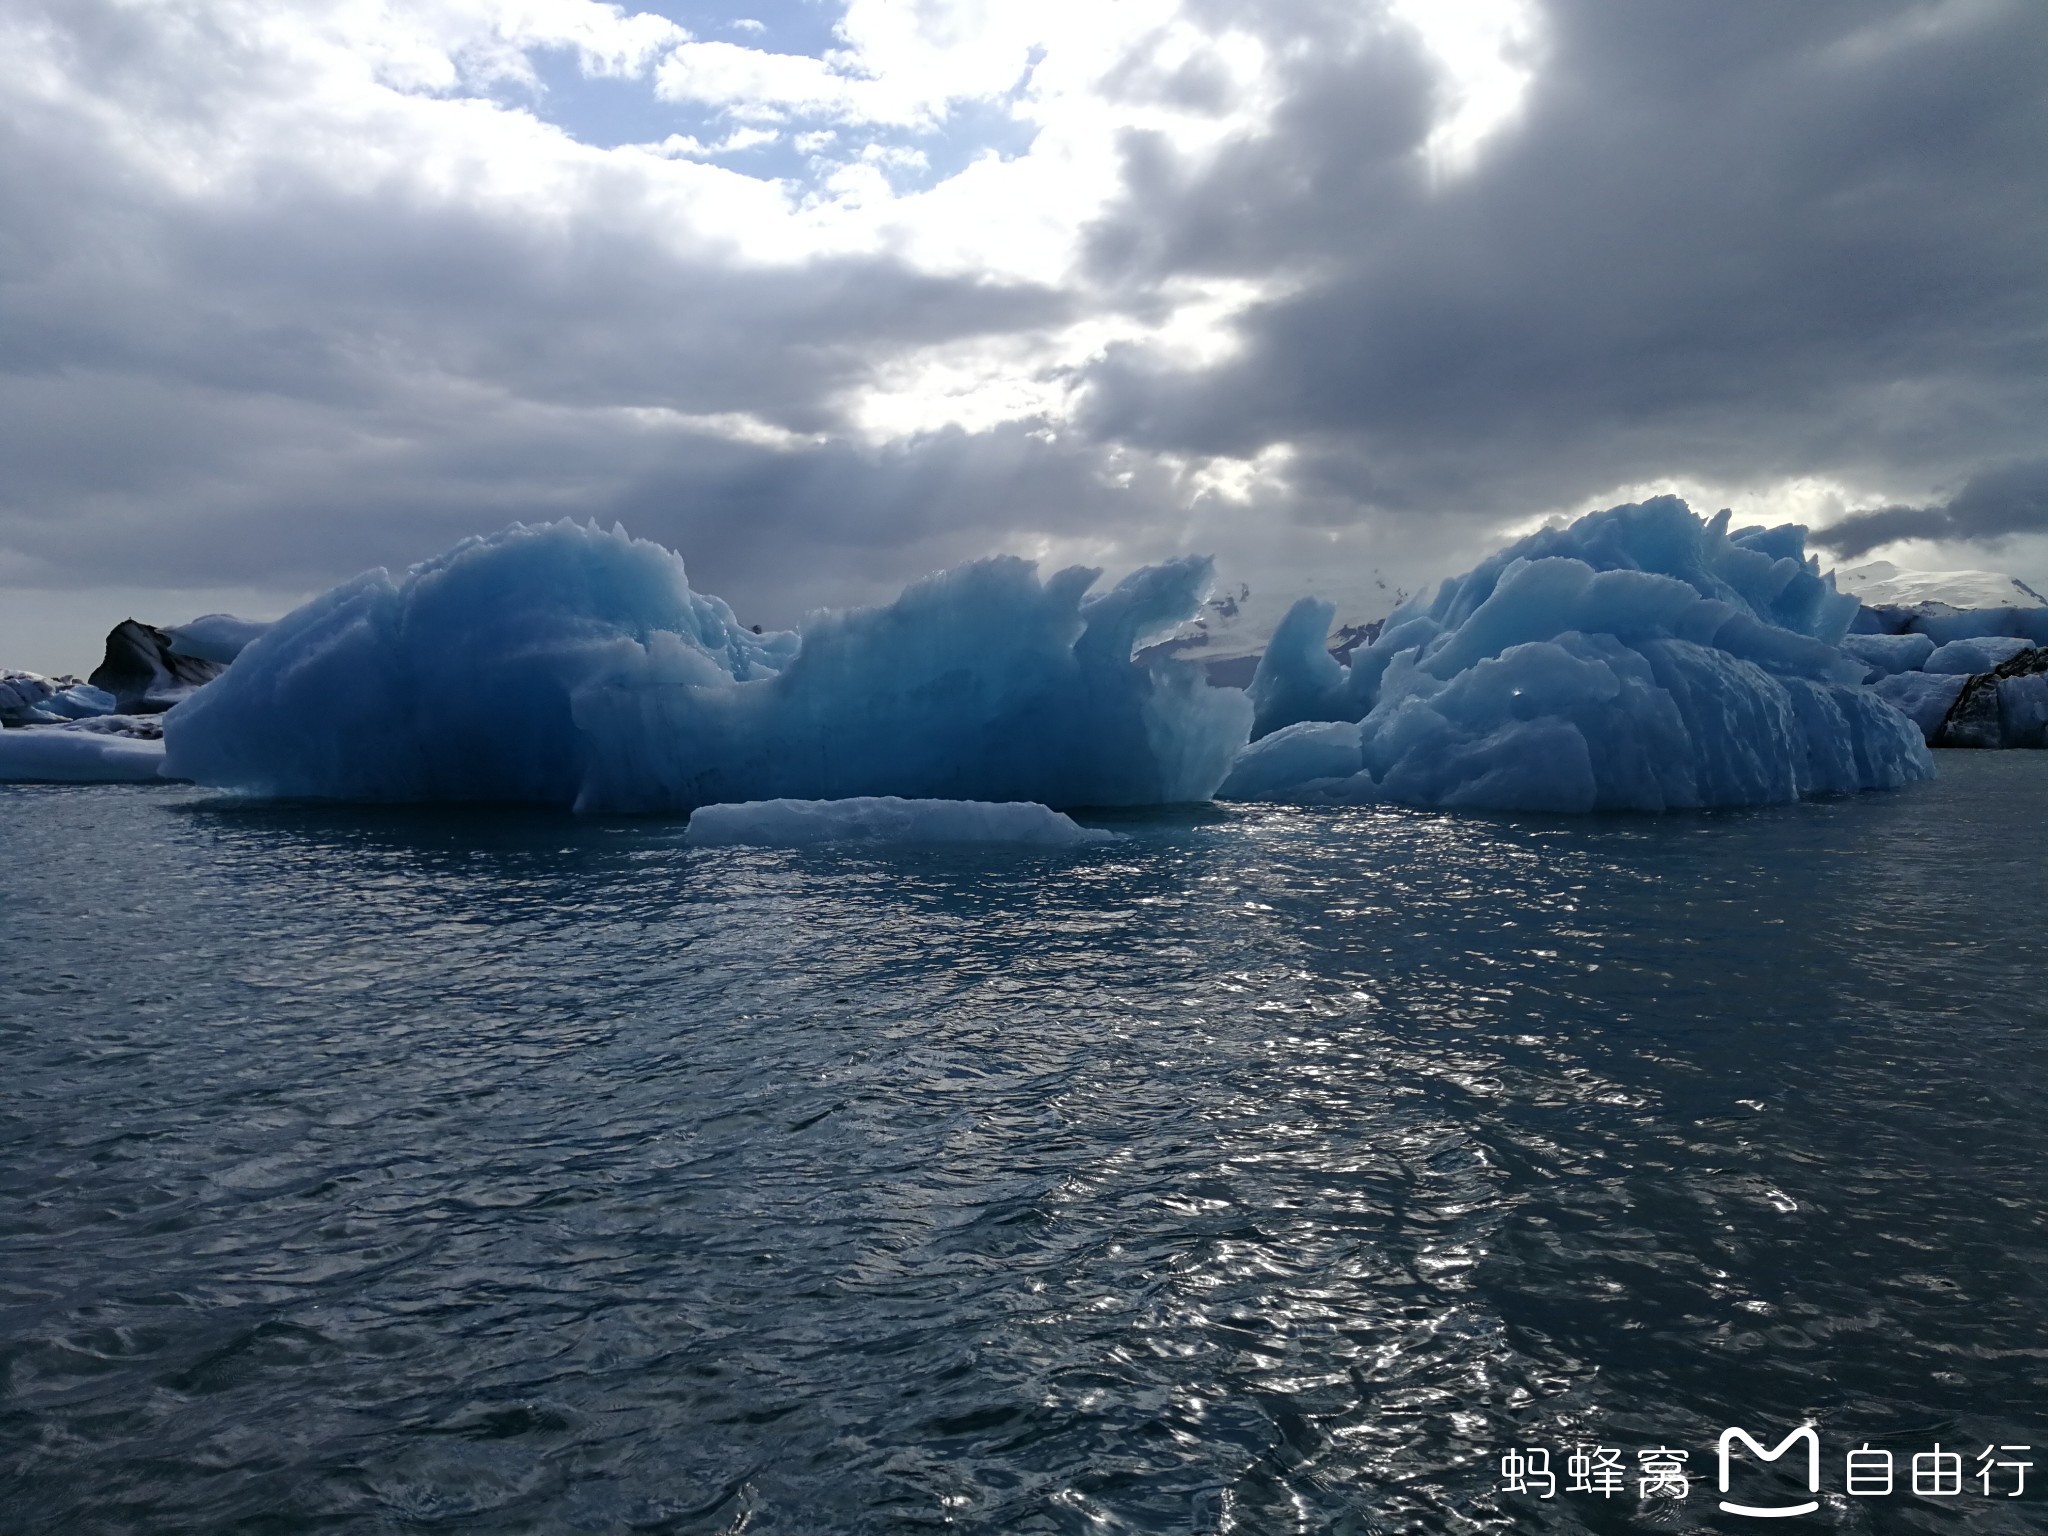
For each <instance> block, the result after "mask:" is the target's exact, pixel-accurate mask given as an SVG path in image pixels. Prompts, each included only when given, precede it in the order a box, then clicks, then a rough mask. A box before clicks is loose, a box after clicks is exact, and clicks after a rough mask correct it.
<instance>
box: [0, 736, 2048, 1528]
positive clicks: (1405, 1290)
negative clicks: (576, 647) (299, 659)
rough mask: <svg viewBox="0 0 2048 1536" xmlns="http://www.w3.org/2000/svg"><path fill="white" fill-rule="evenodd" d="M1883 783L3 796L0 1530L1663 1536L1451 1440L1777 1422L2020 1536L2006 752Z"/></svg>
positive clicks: (2037, 1421) (2036, 794)
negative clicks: (1525, 812)
mask: <svg viewBox="0 0 2048 1536" xmlns="http://www.w3.org/2000/svg"><path fill="white" fill-rule="evenodd" d="M1942 770H1943V776H1942V778H1941V779H1940V781H1939V782H1937V783H1935V784H1931V785H1925V786H1921V787H1919V788H1917V789H1914V790H1911V791H1908V792H1905V793H1902V794H1897V795H1891V796H1872V797H1865V798H1862V799H1859V800H1856V801H1852V802H1834V803H1827V804H1816V805H1807V806H1799V807H1793V808H1788V809H1781V810H1771V811H1763V812H1745V813H1732V814H1717V815H1702V816H1676V817H1670V818H1662V819H1611V820H1593V821H1577V822H1544V821H1534V820H1526V819H1481V818H1463V819H1453V818H1446V817H1440V816H1434V815H1427V814H1418V813H1410V812H1380V811H1361V812H1335V813H1327V812H1302V811H1288V810H1275V809H1269V808H1256V809H1254V808H1218V809H1216V810H1213V811H1205V812H1201V813H1185V814H1176V815H1170V816H1158V817H1150V818H1133V819H1127V820H1122V821H1118V822H1115V823H1114V824H1115V825H1117V826H1118V827H1119V828H1120V829H1121V830H1123V831H1125V832H1128V833H1129V834H1130V840H1129V841H1128V842H1126V843H1123V844H1120V845H1117V846H1115V847H1113V848H1109V849H1092V850H1086V851H1084V852H1082V853H1079V854H1071V853H1068V854H1048V853H1044V852H1022V851H1017V850H1002V849H996V850H990V849H922V850H897V851H883V852H875V851H864V852H863V851H851V850H845V849H841V850H829V849H828V850H809V851H803V852H773V851H756V850H729V849H721V850H714V851H706V852H693V851H690V850H688V849H686V848H685V847H684V846H683V845H682V841H681V836H680V828H679V827H678V826H677V825H676V824H674V823H670V822H644V821H633V822H629V821H620V822H592V821H574V820H570V819H566V818H553V817H538V816H526V815H517V814H511V813H486V812H477V813H466V814H429V813H416V812H380V813H366V812H362V811H343V810H316V809H305V808H274V807H273V808H252V807H248V806H235V805H231V804H224V803H222V802H220V801H217V800H209V799H207V798H206V797H204V796H202V795H200V794H198V793H196V792H193V791H189V790H179V789H170V788H166V789H162V790H148V789H144V790H128V789H97V788H94V789H66V788H48V789H5V790H0V902H4V907H0V915H4V918H5V924H4V932H5V935H6V945H5V951H4V962H0V1350H4V1354H0V1360H4V1374H0V1393H4V1395H0V1511H4V1513H0V1527H4V1528H5V1529H7V1530H10V1531H17V1530H18V1531H34V1532H65V1533H71V1532H97V1531H207V1532H214V1531H235V1532H268V1531H279V1532H283V1531H304V1530H321V1531H344V1532H356V1531H362V1532H370V1531H412V1530H434V1531H597V1532H612V1531H625V1530H637V1531H675V1532H697V1531H707V1532H708V1531H730V1530H741V1529H745V1530H751V1531H759V1532H768V1531H774V1532H867V1531H897V1530H920V1529H938V1528H945V1527H950V1528H953V1529H960V1530H1004V1531H1075V1532H1081V1531H1116V1530H1141V1531H1166V1532H1200V1531H1217V1530H1224V1529H1234V1530H1242V1531H1260V1532H1263V1531H1296V1530H1300V1531H1324V1530H1330V1531H1344V1532H1351V1531H1358V1532H1364V1531H1409V1530H1414V1531H1436V1530H1465V1529H1473V1528H1482V1527H1483V1528H1493V1529H1516V1530H1522V1529H1526V1530H1574V1529H1592V1530H1601V1531H1606V1530H1615V1531H1619V1530H1629V1529H1666V1530H1680V1529H1696V1528H1705V1527H1707V1526H1709V1525H1715V1526H1717V1527H1718V1528H1723V1529H1726V1528H1729V1525H1730V1524H1731V1522H1730V1521H1729V1519H1728V1517H1724V1516H1718V1515H1715V1514H1714V1513H1713V1509H1712V1503H1711V1501H1712V1499H1713V1498H1714V1497H1715V1496H1716V1495H1715V1494H1714V1493H1713V1491H1712V1490H1711V1488H1709V1487H1707V1486H1705V1485H1704V1484H1702V1483H1697V1482H1696V1483H1695V1485H1694V1488H1693V1491H1692V1493H1691V1495H1690V1496H1689V1498H1688V1499H1687V1500H1686V1501H1684V1502H1683V1503H1675V1502H1672V1501H1665V1502H1663V1503H1661V1504H1644V1503H1641V1502H1639V1501H1638V1500H1637V1498H1636V1496H1635V1491H1634V1488H1633V1486H1632V1487H1631V1489H1630V1490H1629V1492H1628V1493H1627V1494H1626V1495H1625V1496H1624V1497H1621V1498H1616V1499H1601V1498H1598V1497H1588V1496H1583V1495H1581V1496H1565V1495H1562V1494H1561V1495H1560V1496H1559V1497H1557V1498H1555V1499H1553V1500H1550V1501H1547V1502H1546V1501H1541V1500H1537V1499H1534V1498H1532V1497H1525V1496H1521V1495H1516V1494H1510V1493H1503V1492H1501V1491H1499V1486H1498V1485H1499V1483H1500V1468H1499V1464H1500V1458H1501V1456H1502V1455H1503V1453H1504V1452H1505V1451H1506V1450H1508V1449H1509V1448H1511V1447H1514V1446H1517V1445H1538V1444H1541V1445H1552V1446H1559V1447H1562V1446H1563V1445H1564V1444H1565V1443H1566V1442H1567V1441H1570V1440H1574V1439H1583V1440H1586V1441H1589V1442H1596V1443H1604V1444H1606V1445H1609V1446H1613V1447H1617V1448H1621V1449H1623V1450H1624V1451H1625V1453H1626V1455H1627V1457H1628V1459H1629V1461H1630V1463H1631V1466H1632V1467H1633V1463H1634V1460H1635V1457H1636V1449H1637V1448H1639V1447H1652V1446H1668V1447H1684V1448H1689V1450H1690V1455H1691V1459H1692V1464H1693V1466H1694V1468H1695V1471H1696V1472H1697V1471H1698V1469H1699V1467H1700V1464H1701V1463H1702V1462H1703V1461H1704V1462H1706V1463H1708V1469H1707V1472H1706V1474H1705V1475H1706V1477H1707V1479H1708V1480H1709V1481H1710V1480H1711V1460H1712V1454H1713V1447H1714V1443H1715V1437H1716V1436H1717V1435H1718V1433H1719V1432H1720V1430H1721V1429H1722V1428H1723V1427H1724V1426H1726V1425H1730V1424H1745V1425H1751V1426H1754V1427H1755V1428H1756V1429H1757V1430H1758V1431H1759V1433H1761V1432H1762V1431H1764V1430H1766V1429H1769V1430H1770V1431H1771V1439H1772V1440H1775V1439H1776V1438H1778V1436H1779V1435H1780V1434H1782V1433H1783V1432H1784V1431H1785V1430H1786V1429H1789V1428H1791V1427H1792V1426H1794V1425H1796V1424H1797V1423H1799V1422H1801V1421H1802V1419H1809V1418H1810V1419H1811V1420H1812V1421H1813V1422H1814V1423H1816V1424H1817V1425H1818V1427H1819V1431H1820V1434H1821V1436H1822V1438H1823V1440H1824V1441H1825V1443H1826V1445H1827V1447H1828V1454H1829V1456H1830V1458H1831V1461H1838V1460H1839V1454H1840V1451H1841V1450H1842V1449H1843V1448H1845V1447H1847V1446H1848V1445H1851V1444H1855V1443H1860V1442H1862V1441H1864V1440H1866V1439H1867V1440H1870V1441H1871V1442H1872V1443H1873V1444H1875V1445H1879V1446H1885V1445H1890V1446H1895V1447H1898V1448H1899V1450H1900V1452H1901V1461H1902V1464H1903V1457H1904V1453H1906V1452H1909V1451H1918V1450H1922V1449H1925V1448H1926V1447H1927V1446H1929V1445H1932V1444H1933V1443H1935V1442H1937V1441H1939V1442H1941V1443H1942V1444H1943V1445H1944V1446H1960V1447H1964V1448H1966V1449H1967V1450H1968V1451H1970V1452H1971V1453H1972V1454H1973V1455H1974V1452H1975V1451H1976V1449H1977V1448H1978V1447H1981V1446H1983V1445H1986V1444H2021V1445H2032V1446H2037V1447H2043V1449H2042V1450H2040V1451H2037V1452H2036V1453H2034V1456H2035V1459H2037V1460H2039V1461H2040V1462H2042V1463H2043V1467H2042V1468H2041V1469H2038V1470H2036V1471H2035V1472H2034V1473H2032V1474H2030V1482H2029V1484H2028V1488H2027V1494H2026V1497H2024V1498H2021V1499H2017V1500H2012V1499H2006V1498H2003V1497H1999V1496H1987V1495H1984V1494H1981V1493H1979V1492H1978V1490H1977V1485H1976V1481H1975V1464H1974V1461H1972V1462H1971V1464H1970V1473H1971V1481H1970V1482H1969V1483H1968V1484H1967V1492H1966V1494H1965V1495H1964V1496H1961V1497H1954V1498H1947V1499H1939V1498H1934V1499H1914V1498H1911V1497H1908V1496H1905V1495H1903V1494H1902V1495H1900V1496H1897V1497H1894V1498H1892V1499H1889V1500H1882V1499H1879V1500H1870V1499H1865V1500H1856V1499H1845V1498H1843V1497H1842V1496H1841V1495H1840V1493H1839V1492H1836V1491H1833V1490H1834V1489H1835V1488H1836V1487H1837V1486H1838V1485H1839V1483H1840V1475H1839V1468H1838V1467H1834V1466H1831V1467H1830V1469H1829V1471H1828V1474H1827V1477H1828V1483H1829V1489H1830V1491H1828V1492H1827V1493H1825V1494H1824V1496H1823V1508H1822V1510H1821V1512H1820V1513H1819V1514H1818V1515H1817V1516H1813V1517H1809V1518H1808V1519H1807V1520H1806V1521H1803V1522H1792V1523H1790V1525H1788V1527H1787V1528H1791V1526H1792V1525H1801V1524H1803V1525H1805V1526H1807V1527H1809V1528H1810V1527H1811V1526H1813V1525H1814V1524H1816V1523H1821V1524H1828V1525H1833V1526H1836V1527H1839V1528H1844V1529H1852V1530H1909V1529H1915V1530H1917V1529H1950V1528H1953V1529H1962V1528H1966V1527H1967V1528H1968V1529H1970V1530H1973V1531H2008V1530H2010V1531H2021V1530H2039V1529H2041V1528H2042V1527H2043V1524H2044V1515H2048V1493H2044V1491H2043V1489H2042V1488H2037V1487H2036V1482H2039V1483H2041V1484H2043V1485H2048V1326H2044V1325H2048V1278H2044V1277H2048V1228H2044V1222H2048V1157H2044V1153H2048V1114H2044V1109H2048V1096H2044V1087H2048V1037H2044V1026H2048V1005H2044V995H2043V994H2044V979H2048V958H2044V951H2043V949H2042V947H2041V942H2040V936H2041V921H2040V914H2041V900H2042V896H2043V893H2044V890H2048V882H2044V880H2043V876H2042V870H2043V859H2044V855H2048V754H2033V753H2011V754H2004V755H1975V756H1973V755H1969V754H1954V753H1950V754H1944V755H1943V761H1942ZM1561 1454H1562V1453H1561V1452H1560V1467H1559V1470H1560V1471H1562V1461H1561ZM2021 1459H2025V1458H2021ZM1902 1475H1903V1474H1902ZM2008 1476H2009V1475H2008ZM1781 1482H1782V1480H1781ZM1785 1486H1790V1484H1789V1483H1787V1484H1785ZM2001 1491H2002V1490H2001ZM1732 1524H1733V1526H1734V1527H1737V1528H1740V1527H1741V1526H1743V1525H1744V1524H1745V1522H1742V1521H1739V1520H1736V1521H1733V1522H1732Z"/></svg>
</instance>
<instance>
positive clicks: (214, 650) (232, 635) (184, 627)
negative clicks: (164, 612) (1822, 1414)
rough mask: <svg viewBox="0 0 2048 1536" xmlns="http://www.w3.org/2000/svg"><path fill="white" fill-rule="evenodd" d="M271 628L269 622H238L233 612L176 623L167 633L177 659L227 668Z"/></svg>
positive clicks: (246, 620) (172, 652) (252, 620)
mask: <svg viewBox="0 0 2048 1536" xmlns="http://www.w3.org/2000/svg"><path fill="white" fill-rule="evenodd" d="M268 628H270V626H269V625H268V624H266V623H262V622H260V621H258V620H256V619H238V618H236V617H235V616H234V615H233V614H232V613H202V614H201V615H200V616H199V617H198V618H196V619H194V620H192V621H191V622H190V623H189V624H174V625H172V626H171V627H170V628H169V629H166V630H165V631H164V633H165V634H166V635H169V636H170V639H171V654H172V655H173V656H190V657H193V658H194V659H196V660H199V661H211V662H216V663H218V664H219V665H221V666H223V667H224V666H226V665H227V664H228V663H229V662H231V661H233V660H234V659H235V658H236V657H237V656H239V655H241V654H242V651H243V649H244V648H245V647H247V645H248V644H249V642H250V641H252V640H254V639H255V638H256V637H257V636H258V635H260V634H262V633H263V632H264V631H265V630H266V629H268Z"/></svg>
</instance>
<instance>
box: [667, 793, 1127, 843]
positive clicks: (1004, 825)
mask: <svg viewBox="0 0 2048 1536" xmlns="http://www.w3.org/2000/svg"><path fill="white" fill-rule="evenodd" d="M688 837H689V840H690V842H692V843H693V844H696V845H697V846H699V847H707V848H709V847H724V846H730V845H734V844H746V845H753V846H757V847H771V848H786V847H792V846H797V845H801V844H806V843H842V842H857V843H1024V844H1030V845H1032V846H1035V847H1041V848H1075V847H1081V846H1084V845H1087V844H1091V843H1113V842H1120V841H1122V838H1121V837H1120V836H1119V835H1118V834H1117V833H1115V832H1105V831H1101V830H1099V829H1097V828H1094V827H1084V826H1082V825H1080V824H1079V823H1078V822H1076V821H1075V820H1074V819H1073V818H1072V817H1070V816H1066V815H1063V814H1062V813H1061V812H1059V811H1055V810H1050V809H1048V808H1047V807H1045V806H1042V805H1038V804H1035V803H1033V802H1031V801H1028V800H1008V801H989V800H904V799H899V798H898V797H897V796H895V795H862V796H859V797H856V798H853V799H848V800H750V801H745V802H742V803H739V804H733V805H706V806H701V807H699V808H698V809H697V810H696V811H695V812H693V813H692V814H691V816H690V828H689V833H688Z"/></svg>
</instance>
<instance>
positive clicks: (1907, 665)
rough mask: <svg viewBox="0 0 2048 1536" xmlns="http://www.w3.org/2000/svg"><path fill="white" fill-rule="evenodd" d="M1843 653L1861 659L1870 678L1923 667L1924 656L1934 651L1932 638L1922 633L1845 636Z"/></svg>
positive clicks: (1912, 670) (1930, 654) (1888, 675)
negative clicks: (1868, 671)
mask: <svg viewBox="0 0 2048 1536" xmlns="http://www.w3.org/2000/svg"><path fill="white" fill-rule="evenodd" d="M1842 654H1843V655H1845V656H1853V657H1855V658H1856V659H1857V660H1858V661H1860V662H1863V663H1864V664H1865V665H1866V666H1868V667H1869V668H1870V674H1871V676H1873V677H1890V676H1892V675H1893V674H1894V673H1898V672H1918V671H1919V670H1920V669H1921V668H1922V667H1924V666H1926V665H1927V658H1928V657H1930V656H1932V655H1933V654H1934V641H1933V640H1932V639H1930V638H1929V637H1928V636H1926V635H1921V634H1908V635H1845V636H1844V637H1843V638H1842Z"/></svg>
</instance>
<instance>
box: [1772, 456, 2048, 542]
mask: <svg viewBox="0 0 2048 1536" xmlns="http://www.w3.org/2000/svg"><path fill="white" fill-rule="evenodd" d="M2029 533H2048V459H2025V460H2021V461H2020V462H2018V463H2014V464H2005V465H2001V466H1999V467H1998V468H1996V469H1989V470H1985V471H1983V472H1982V473H1980V474H1975V475H1972V476H1971V477H1970V478H1969V480H1968V481H1967V482H1966V483H1965V484H1964V486H1963V488H1962V489H1961V490H1960V491H1958V492H1956V494H1955V495H1954V496H1953V497H1951V498H1950V499H1949V500H1948V501H1947V502H1946V503H1943V504H1941V505H1938V506H1924V507H1907V506H1890V507H1872V508H1870V509H1869V510H1867V511H1862V512H1852V513H1850V514H1849V515H1848V516H1847V517H1845V518H1843V519H1842V520H1841V521H1839V522H1837V523H1833V524H1831V525H1830V526H1828V527H1826V528H1823V529H1821V530H1820V531H1819V532H1817V533H1816V534H1814V536H1813V540H1814V542H1815V543H1816V544H1819V545H1822V546H1824V547H1825V548H1828V549H1832V550H1834V551H1835V552H1836V553H1837V554H1839V555H1840V556H1841V557H1842V558H1843V559H1845V560H1852V559H1854V558H1855V557H1856V556H1858V555H1862V554H1868V553H1869V552H1870V551H1871V550H1873V549H1877V548H1879V547H1880V546H1882V545H1885V544H1897V543H1900V542H1903V541H1904V540H1907V539H1926V540H1933V541H1937V542H1957V541H1963V542H1973V543H1981V544H1993V545H1995V544H1997V543H1999V542H2001V541H2003V540H2005V539H2009V538H2012V537H2013V536H2014V535H2017V534H2029Z"/></svg>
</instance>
